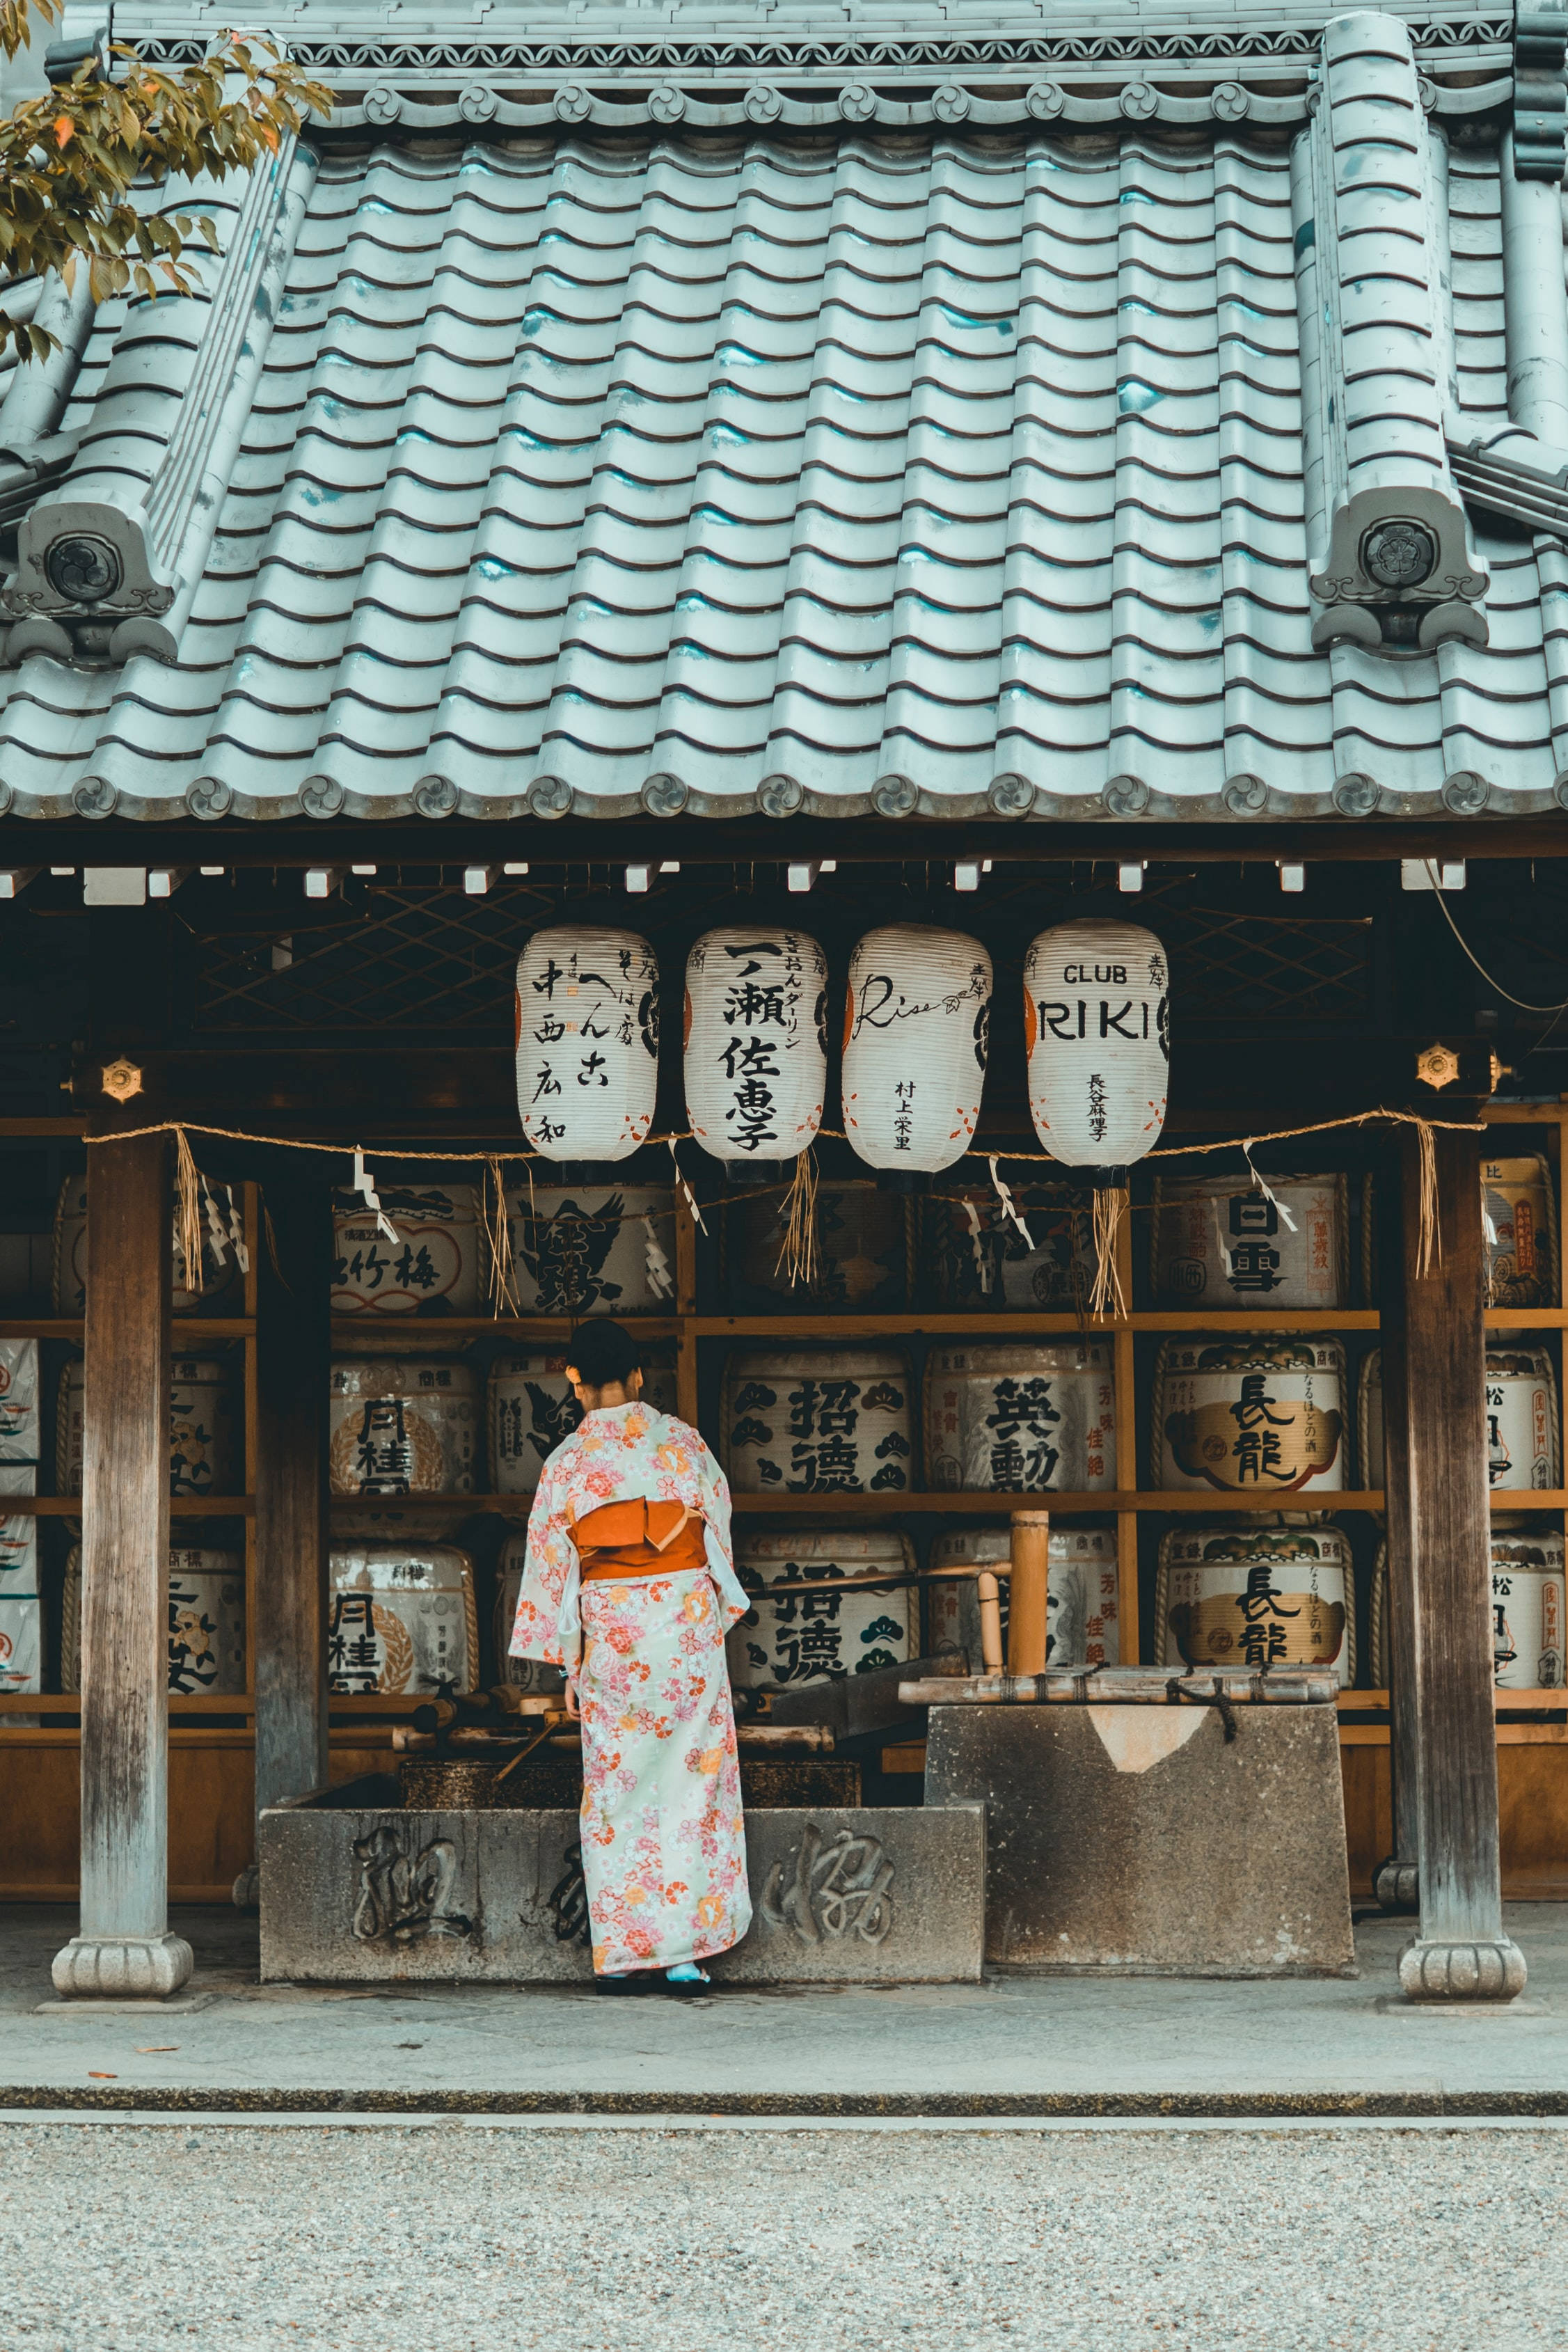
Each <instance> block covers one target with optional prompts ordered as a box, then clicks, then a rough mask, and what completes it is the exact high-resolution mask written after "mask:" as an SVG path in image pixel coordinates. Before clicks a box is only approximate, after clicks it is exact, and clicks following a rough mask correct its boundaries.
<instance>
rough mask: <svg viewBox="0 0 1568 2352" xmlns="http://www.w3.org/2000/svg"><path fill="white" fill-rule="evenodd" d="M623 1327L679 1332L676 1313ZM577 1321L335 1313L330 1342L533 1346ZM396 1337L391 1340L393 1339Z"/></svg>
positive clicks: (393, 1348)
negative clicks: (523, 1343)
mask: <svg viewBox="0 0 1568 2352" xmlns="http://www.w3.org/2000/svg"><path fill="white" fill-rule="evenodd" d="M622 1319H623V1320H624V1321H625V1323H626V1326H627V1328H628V1329H629V1330H632V1331H635V1332H636V1333H637V1335H638V1337H639V1338H640V1339H676V1338H678V1337H679V1335H680V1330H681V1326H682V1322H683V1320H685V1319H689V1318H682V1317H681V1316H679V1315H676V1314H674V1313H671V1314H668V1315H627V1316H626V1317H625V1318H622ZM578 1328H580V1327H579V1326H578V1325H577V1324H575V1323H573V1322H572V1321H571V1319H570V1317H568V1316H565V1315H334V1316H333V1318H332V1340H333V1344H334V1346H335V1345H337V1343H338V1342H339V1341H340V1340H343V1339H375V1340H377V1341H378V1342H381V1341H384V1342H385V1343H386V1350H387V1353H388V1354H389V1355H391V1354H406V1353H407V1352H408V1351H409V1342H410V1341H411V1340H413V1342H414V1344H415V1346H416V1348H421V1347H430V1346H433V1345H434V1342H435V1341H437V1340H438V1339H527V1340H531V1341H532V1342H533V1344H534V1345H535V1346H536V1347H540V1346H546V1345H549V1344H550V1343H552V1342H553V1343H556V1344H558V1345H559V1346H562V1347H564V1346H565V1345H566V1343H567V1341H568V1340H569V1339H570V1338H571V1335H572V1333H573V1332H574V1331H576V1330H577V1329H578ZM394 1343H396V1344H394Z"/></svg>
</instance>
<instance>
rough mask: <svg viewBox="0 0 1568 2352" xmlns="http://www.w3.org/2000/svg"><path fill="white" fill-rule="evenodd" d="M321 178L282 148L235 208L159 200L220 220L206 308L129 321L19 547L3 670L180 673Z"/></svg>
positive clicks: (4, 604) (0, 595)
mask: <svg viewBox="0 0 1568 2352" xmlns="http://www.w3.org/2000/svg"><path fill="white" fill-rule="evenodd" d="M315 169H316V165H315V158H314V157H313V155H311V154H310V153H309V152H308V150H302V149H301V148H300V147H299V145H298V141H297V140H296V139H295V137H294V136H293V134H292V133H288V134H287V135H286V136H285V137H284V138H282V139H280V141H279V142H278V148H277V153H276V154H275V155H271V156H269V157H268V158H267V161H266V162H265V163H261V164H258V165H257V166H256V169H255V170H254V171H253V172H250V173H242V174H239V175H237V178H238V185H239V194H238V196H237V200H236V197H235V194H232V193H231V192H230V190H229V189H228V188H227V187H226V186H225V187H218V186H216V185H215V184H212V183H210V182H209V183H198V184H196V186H195V187H194V188H193V189H192V190H189V191H184V190H182V192H181V193H180V194H173V193H172V192H169V193H166V194H165V195H164V198H163V201H164V202H165V204H167V205H170V206H171V207H172V208H175V209H178V210H180V211H186V210H189V211H192V212H194V211H197V210H202V211H205V212H209V213H210V214H211V215H212V217H213V220H214V226H215V227H216V229H217V233H218V244H219V249H218V252H217V253H216V254H215V255H207V254H201V255H198V254H197V252H196V248H195V247H192V248H191V251H192V256H193V269H192V275H193V277H195V278H199V280H200V283H201V290H200V292H199V293H192V294H175V293H170V294H162V295H160V296H159V298H158V299H157V301H156V303H152V302H150V301H147V300H145V299H135V300H132V301H131V302H129V303H128V304H127V305H126V309H125V314H124V322H123V324H122V325H121V326H120V331H119V333H118V335H117V336H116V338H115V341H114V345H113V350H112V353H111V354H110V357H109V365H108V368H107V370H106V372H105V373H104V377H103V381H102V383H101V386H100V388H99V391H98V393H97V394H96V396H95V398H94V400H93V404H92V410H91V414H90V415H89V417H88V419H87V422H86V424H85V425H84V426H83V428H82V431H81V433H80V436H79V439H78V446H77V448H76V451H75V454H74V456H73V457H71V460H70V463H69V465H68V467H67V468H66V470H65V471H64V472H63V473H62V474H61V475H60V477H59V478H58V479H57V482H56V484H55V485H54V486H53V487H52V488H49V489H47V490H46V491H45V492H44V494H43V495H42V496H41V497H39V498H38V499H36V500H35V501H34V502H33V504H32V506H31V507H30V509H29V510H28V512H27V513H26V516H25V517H24V519H23V520H22V522H21V524H20V527H19V529H18V531H17V564H16V572H15V574H14V575H13V577H12V579H11V580H10V581H9V582H8V583H7V584H6V586H5V588H4V589H3V590H0V611H3V613H4V615H5V618H6V619H9V620H12V621H13V622H14V623H15V626H14V627H13V628H12V630H11V632H10V637H9V643H8V646H7V658H8V659H9V660H10V661H13V662H16V661H19V660H20V659H22V658H23V657H24V656H26V655H27V654H30V653H42V654H50V655H53V656H55V657H56V658H57V659H58V660H62V661H84V662H87V663H89V664H95V665H102V664H104V663H106V662H115V663H118V662H123V661H126V660H128V659H129V658H130V656H131V655H132V654H137V653H148V654H152V655H153V656H155V657H156V658H157V659H159V660H161V661H173V660H176V659H177V658H178V656H179V649H180V636H181V632H182V630H183V627H184V624H185V620H186V617H187V615H188V614H189V612H190V608H191V605H192V604H193V602H194V599H195V593H196V590H197V588H198V587H199V585H200V583H201V579H202V574H203V572H204V569H205V567H206V560H207V552H208V550H209V548H210V547H211V545H212V540H213V534H214V530H215V529H216V527H217V521H218V516H219V511H220V509H221V508H222V505H223V500H224V493H225V489H226V488H227V485H228V478H229V472H230V468H231V467H232V465H233V461H234V457H235V451H236V449H237V447H238V444H239V438H240V436H241V434H242V433H243V431H244V429H245V425H246V421H247V419H248V417H249V414H250V406H251V401H252V399H253V397H254V394H255V391H256V384H257V383H258V382H259V380H260V375H261V368H262V362H263V360H264V358H265V355H266V351H267V332H268V330H269V328H270V325H271V320H272V317H273V314H274V312H275V311H276V309H277V303H278V300H279V299H280V298H281V294H282V289H283V279H284V274H285V271H286V269H287V264H288V261H289V257H290V256H291V255H292V252H293V249H294V240H295V237H296V236H297V234H298V227H299V223H300V221H301V220H302V219H303V217H304V213H305V203H306V197H307V194H308V189H309V185H310V182H311V180H312V178H313V177H314V174H315ZM83 275H84V276H85V273H83Z"/></svg>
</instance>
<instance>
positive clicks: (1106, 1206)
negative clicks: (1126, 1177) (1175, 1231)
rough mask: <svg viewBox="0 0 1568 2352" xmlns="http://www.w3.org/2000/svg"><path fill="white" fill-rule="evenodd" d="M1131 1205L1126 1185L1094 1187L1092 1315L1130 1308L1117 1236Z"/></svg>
mask: <svg viewBox="0 0 1568 2352" xmlns="http://www.w3.org/2000/svg"><path fill="white" fill-rule="evenodd" d="M1127 1206H1128V1200H1127V1188H1126V1186H1125V1185H1124V1184H1106V1185H1103V1186H1102V1185H1099V1184H1097V1185H1096V1186H1095V1187H1094V1287H1093V1289H1092V1291H1091V1293H1090V1295H1089V1311H1090V1313H1091V1314H1092V1315H1108V1314H1110V1313H1111V1312H1112V1311H1113V1310H1114V1312H1115V1313H1116V1314H1118V1315H1124V1314H1125V1313H1126V1311H1127V1304H1126V1300H1125V1299H1124V1297H1123V1295H1122V1276H1121V1270H1120V1268H1119V1267H1118V1265H1117V1264H1116V1236H1117V1234H1118V1233H1119V1232H1120V1231H1121V1225H1122V1219H1123V1217H1124V1215H1125V1214H1126V1212H1127Z"/></svg>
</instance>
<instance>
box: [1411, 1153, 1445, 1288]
mask: <svg viewBox="0 0 1568 2352" xmlns="http://www.w3.org/2000/svg"><path fill="white" fill-rule="evenodd" d="M1416 1136H1417V1138H1418V1139H1419V1145H1420V1153H1421V1188H1420V1192H1421V1197H1420V1230H1419V1233H1418V1234H1417V1236H1416V1275H1417V1276H1427V1275H1428V1274H1429V1273H1430V1272H1431V1270H1432V1265H1433V1261H1434V1259H1435V1260H1436V1262H1437V1265H1442V1263H1443V1229H1442V1226H1441V1224H1440V1223H1438V1219H1437V1140H1436V1139H1435V1137H1434V1136H1433V1133H1432V1129H1431V1128H1430V1126H1429V1125H1428V1123H1427V1120H1426V1119H1424V1118H1418V1119H1417V1120H1416Z"/></svg>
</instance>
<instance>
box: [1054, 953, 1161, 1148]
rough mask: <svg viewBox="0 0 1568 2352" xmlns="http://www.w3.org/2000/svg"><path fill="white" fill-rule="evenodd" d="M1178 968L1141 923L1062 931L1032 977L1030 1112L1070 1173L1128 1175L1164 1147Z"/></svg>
mask: <svg viewBox="0 0 1568 2352" xmlns="http://www.w3.org/2000/svg"><path fill="white" fill-rule="evenodd" d="M1169 988H1170V966H1169V963H1168V961H1166V951H1165V949H1164V948H1163V947H1162V946H1161V944H1160V942H1159V940H1157V939H1155V935H1154V933H1153V931H1145V930H1143V929H1140V928H1139V926H1138V925H1137V924H1135V923H1108V922H1078V923H1058V924H1057V925H1056V927H1055V928H1054V929H1052V930H1049V931H1041V933H1040V937H1039V938H1038V939H1037V940H1034V941H1033V943H1032V944H1031V946H1030V951H1029V953H1028V955H1027V956H1026V957H1025V958H1024V967H1023V1006H1024V1013H1023V1018H1024V1038H1025V1041H1026V1044H1027V1045H1028V1049H1029V1107H1030V1113H1031V1114H1032V1116H1033V1118H1034V1125H1035V1132H1036V1134H1037V1135H1038V1136H1039V1137H1040V1141H1041V1142H1042V1143H1043V1144H1044V1146H1045V1148H1046V1150H1048V1151H1049V1152H1050V1153H1051V1155H1052V1157H1053V1158H1054V1159H1057V1160H1062V1161H1064V1162H1065V1164H1066V1165H1067V1166H1068V1167H1069V1168H1124V1167H1126V1166H1128V1165H1129V1164H1130V1162H1131V1161H1133V1160H1141V1159H1142V1158H1143V1156H1144V1154H1145V1151H1149V1150H1153V1148H1154V1146H1155V1144H1156V1143H1157V1142H1158V1141H1159V1139H1160V1130H1161V1129H1162V1128H1163V1127H1164V1125H1165V1123H1166V1072H1167V1069H1168V1066H1169V1060H1170V1021H1169Z"/></svg>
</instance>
